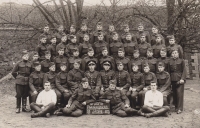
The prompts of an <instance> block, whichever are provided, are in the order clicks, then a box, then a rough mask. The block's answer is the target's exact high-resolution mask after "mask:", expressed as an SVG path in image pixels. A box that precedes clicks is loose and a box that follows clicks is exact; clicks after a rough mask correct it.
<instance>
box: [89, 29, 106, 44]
mask: <svg viewBox="0 0 200 128" xmlns="http://www.w3.org/2000/svg"><path fill="white" fill-rule="evenodd" d="M99 34H103V36H104V39H103V41H104V42H106V40H107V34H106V32H104V31H102V30H101V31H95V32H93V33H92V35H91V44H94V43H95V42H98V36H99Z"/></svg>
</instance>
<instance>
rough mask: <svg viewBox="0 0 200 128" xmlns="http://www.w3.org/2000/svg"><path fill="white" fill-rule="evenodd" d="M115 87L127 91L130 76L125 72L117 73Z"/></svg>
mask: <svg viewBox="0 0 200 128" xmlns="http://www.w3.org/2000/svg"><path fill="white" fill-rule="evenodd" d="M115 74H116V80H117V87H120V88H123V89H124V90H126V91H128V89H129V87H130V85H131V79H130V75H129V73H128V72H127V71H125V70H122V71H117V72H116V73H115Z"/></svg>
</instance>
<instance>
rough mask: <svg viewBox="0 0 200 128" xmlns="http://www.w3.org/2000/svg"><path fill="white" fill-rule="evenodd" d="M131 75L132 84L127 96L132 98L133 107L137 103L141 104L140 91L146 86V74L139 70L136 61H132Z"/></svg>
mask: <svg viewBox="0 0 200 128" xmlns="http://www.w3.org/2000/svg"><path fill="white" fill-rule="evenodd" d="M130 77H131V86H130V88H129V91H128V92H127V96H128V97H129V99H130V102H131V107H133V108H136V105H140V103H139V100H137V98H138V95H139V92H140V91H142V89H143V88H144V75H143V74H142V73H141V72H140V71H139V67H138V65H137V64H136V63H132V72H131V73H130Z"/></svg>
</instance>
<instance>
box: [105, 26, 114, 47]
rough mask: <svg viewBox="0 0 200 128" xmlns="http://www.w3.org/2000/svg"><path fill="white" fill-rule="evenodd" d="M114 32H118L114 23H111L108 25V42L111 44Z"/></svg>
mask: <svg viewBox="0 0 200 128" xmlns="http://www.w3.org/2000/svg"><path fill="white" fill-rule="evenodd" d="M114 32H116V31H115V26H114V25H113V24H110V25H109V26H108V33H107V34H106V35H107V38H106V42H107V43H108V44H110V43H111V42H112V37H113V33H114Z"/></svg>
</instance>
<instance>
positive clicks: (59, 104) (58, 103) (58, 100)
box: [56, 99, 62, 108]
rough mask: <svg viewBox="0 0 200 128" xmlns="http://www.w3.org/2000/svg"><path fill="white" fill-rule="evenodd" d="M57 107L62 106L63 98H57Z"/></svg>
mask: <svg viewBox="0 0 200 128" xmlns="http://www.w3.org/2000/svg"><path fill="white" fill-rule="evenodd" d="M56 106H57V108H61V107H62V106H61V99H57V105H56Z"/></svg>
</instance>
